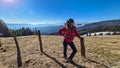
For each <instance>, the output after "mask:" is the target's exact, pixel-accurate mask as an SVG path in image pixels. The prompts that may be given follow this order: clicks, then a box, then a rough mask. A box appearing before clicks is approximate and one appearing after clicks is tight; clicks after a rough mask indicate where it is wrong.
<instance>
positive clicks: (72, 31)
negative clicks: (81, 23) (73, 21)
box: [58, 26, 80, 43]
mask: <svg viewBox="0 0 120 68" xmlns="http://www.w3.org/2000/svg"><path fill="white" fill-rule="evenodd" d="M58 33H59V34H60V35H62V36H64V40H65V41H66V42H69V43H71V42H73V38H74V36H77V37H78V38H80V36H79V34H78V32H77V30H76V27H74V28H69V29H66V28H65V26H64V27H62V28H61V29H60V30H58Z"/></svg>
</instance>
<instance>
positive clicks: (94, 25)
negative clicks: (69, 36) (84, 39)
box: [79, 19, 120, 30]
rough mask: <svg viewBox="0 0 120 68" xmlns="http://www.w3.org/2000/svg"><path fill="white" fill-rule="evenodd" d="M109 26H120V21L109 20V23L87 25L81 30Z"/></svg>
mask: <svg viewBox="0 0 120 68" xmlns="http://www.w3.org/2000/svg"><path fill="white" fill-rule="evenodd" d="M109 25H120V19H118V20H107V21H101V22H94V23H89V24H85V25H84V26H81V27H80V28H79V30H82V29H89V28H95V27H99V26H109Z"/></svg>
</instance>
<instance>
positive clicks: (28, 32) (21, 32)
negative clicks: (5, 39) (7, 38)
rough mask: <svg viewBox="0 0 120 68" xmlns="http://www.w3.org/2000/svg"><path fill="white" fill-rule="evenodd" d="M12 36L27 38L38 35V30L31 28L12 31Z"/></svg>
mask: <svg viewBox="0 0 120 68" xmlns="http://www.w3.org/2000/svg"><path fill="white" fill-rule="evenodd" d="M10 32H11V34H12V35H16V36H27V35H36V34H37V30H36V29H35V30H31V29H30V28H29V27H22V28H20V29H10Z"/></svg>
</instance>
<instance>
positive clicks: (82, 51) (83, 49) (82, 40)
mask: <svg viewBox="0 0 120 68" xmlns="http://www.w3.org/2000/svg"><path fill="white" fill-rule="evenodd" d="M80 46H81V56H82V57H84V58H85V57H86V55H85V45H84V38H83V37H81V38H80Z"/></svg>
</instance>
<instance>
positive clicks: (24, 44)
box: [0, 35, 120, 68]
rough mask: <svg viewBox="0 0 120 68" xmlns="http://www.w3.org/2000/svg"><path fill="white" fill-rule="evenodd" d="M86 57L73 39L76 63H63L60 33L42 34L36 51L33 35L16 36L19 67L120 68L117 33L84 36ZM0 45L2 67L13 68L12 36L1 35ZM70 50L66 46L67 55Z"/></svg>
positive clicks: (119, 49)
mask: <svg viewBox="0 0 120 68" xmlns="http://www.w3.org/2000/svg"><path fill="white" fill-rule="evenodd" d="M84 38H85V46H86V56H87V58H83V57H81V53H80V42H79V40H78V39H77V38H75V40H74V42H75V45H76V47H77V50H78V51H77V54H76V55H75V57H74V61H75V63H76V64H74V65H73V64H70V63H65V62H63V60H64V58H63V53H62V52H63V45H62V44H61V43H62V39H63V38H62V37H61V36H47V35H43V36H42V42H43V48H44V49H43V50H44V52H45V54H42V55H41V53H40V50H39V42H38V37H37V36H23V37H17V39H18V42H19V46H20V51H21V60H22V68H61V67H67V68H74V67H76V68H77V67H78V68H79V67H86V68H120V65H119V64H120V36H96V37H95V36H92V37H84ZM1 42H2V46H3V48H5V49H6V50H7V51H6V52H0V65H2V66H3V67H6V68H17V49H16V46H15V43H14V40H13V38H11V37H10V38H1ZM70 53H71V49H70V47H68V55H69V54H70Z"/></svg>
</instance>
